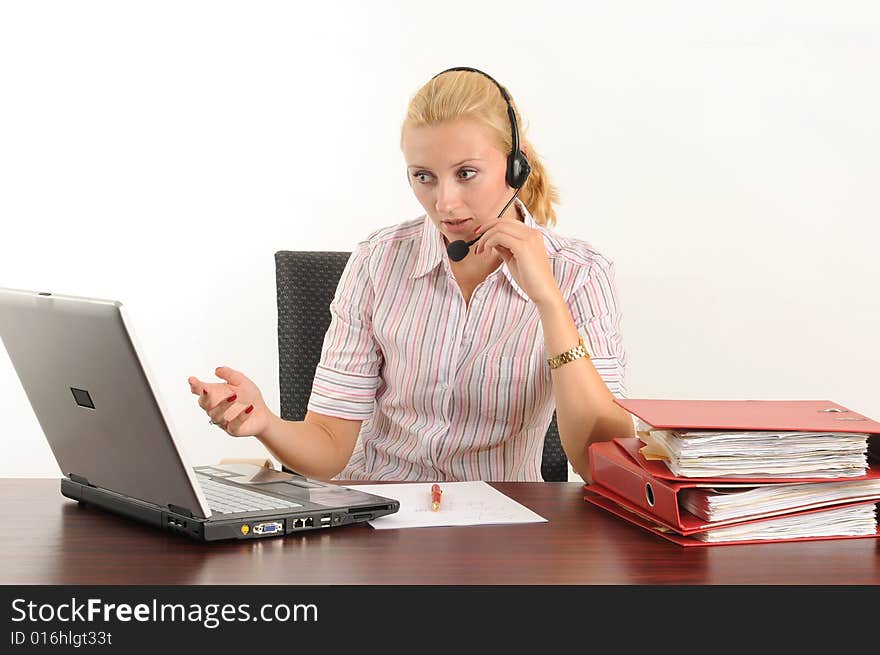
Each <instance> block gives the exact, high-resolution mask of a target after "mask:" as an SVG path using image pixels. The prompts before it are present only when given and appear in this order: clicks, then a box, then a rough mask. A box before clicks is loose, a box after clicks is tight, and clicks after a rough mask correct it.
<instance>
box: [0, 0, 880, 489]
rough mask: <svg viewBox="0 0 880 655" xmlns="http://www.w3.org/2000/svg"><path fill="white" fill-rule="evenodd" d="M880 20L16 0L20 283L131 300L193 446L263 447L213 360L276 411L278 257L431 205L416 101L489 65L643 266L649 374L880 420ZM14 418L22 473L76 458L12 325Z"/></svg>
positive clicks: (13, 185)
mask: <svg viewBox="0 0 880 655" xmlns="http://www.w3.org/2000/svg"><path fill="white" fill-rule="evenodd" d="M539 6H540V7H542V9H536V7H539ZM878 33H880V8H878V5H877V4H876V3H873V2H836V3H826V2H801V1H797V0H791V1H787V2H782V1H777V2H741V1H740V2H706V1H704V0H691V1H684V0H680V1H678V2H664V3H657V2H651V1H643V2H634V1H628V2H614V3H609V2H593V1H591V2H583V1H582V2H579V3H571V2H568V1H564V2H542V3H535V2H530V3H526V2H509V1H505V2H500V1H492V2H479V3H472V2H459V1H450V0H446V1H445V2H442V3H403V2H375V1H372V2H356V1H353V0H352V1H347V2H336V3H330V2H322V3H287V2H277V3H271V2H261V3H244V2H242V3H219V2H214V1H211V2H202V3H196V2H141V3H135V2H115V1H114V2H76V3H70V2H39V3H33V2H32V3H24V2H7V3H3V4H2V5H0V61H2V62H3V65H2V66H0V93H2V101H0V221H2V231H0V239H2V250H0V286H6V287H13V288H24V289H38V290H50V291H55V292H57V293H69V294H76V295H88V296H97V297H109V298H117V299H120V300H122V301H123V302H125V303H126V304H127V305H128V307H129V311H130V313H131V314H132V317H133V319H134V324H135V326H136V328H137V333H138V335H139V337H140V341H141V342H142V344H143V346H144V350H145V354H146V357H147V359H148V361H149V363H150V365H151V368H152V369H153V372H154V373H155V375H156V377H157V379H158V382H159V384H160V386H161V388H162V390H163V395H164V398H165V400H166V402H167V404H168V406H169V408H170V410H171V413H172V415H173V422H174V423H175V424H176V425H177V426H178V427H179V428H180V429H181V432H182V436H183V441H184V447H185V449H186V452H187V454H188V455H189V457H190V458H191V461H192V462H193V463H209V462H214V461H216V460H218V459H219V458H221V457H224V456H261V455H263V454H265V453H264V451H263V449H262V446H260V444H259V443H257V442H256V441H255V440H253V439H239V440H235V439H233V438H231V437H227V436H225V435H224V434H223V433H222V432H220V431H219V430H217V429H216V428H211V427H210V426H208V424H207V420H206V417H205V415H204V413H203V412H202V411H201V410H200V409H199V408H198V407H197V405H196V402H195V399H194V397H193V396H191V395H190V393H189V387H188V385H187V377H188V376H189V375H198V376H201V377H205V378H211V377H212V371H213V369H214V368H215V366H217V365H220V364H227V365H230V366H233V367H236V368H240V369H242V370H244V371H245V372H246V373H248V374H249V375H251V376H252V377H253V378H254V379H255V380H257V381H258V382H259V383H260V384H261V385H262V388H263V390H264V395H265V396H266V397H267V398H268V399H270V405H271V406H273V407H274V408H275V409H276V410H277V408H278V401H277V397H278V385H277V351H276V341H275V339H276V334H275V319H276V315H275V304H274V303H275V281H274V261H273V253H274V252H275V251H276V250H280V249H309V248H311V249H351V248H352V247H353V246H354V244H355V243H356V242H357V240H358V239H360V238H361V237H363V236H365V235H366V234H368V233H369V232H371V231H372V230H373V229H375V228H377V227H380V226H383V225H388V224H392V223H396V222H399V221H401V220H404V219H409V218H413V217H415V216H417V215H419V214H421V207H420V206H419V205H418V203H417V202H416V200H415V198H414V197H413V195H412V192H411V191H410V189H409V187H408V186H407V184H406V182H405V178H404V161H403V158H402V155H401V154H400V151H399V149H398V137H399V127H400V122H401V120H402V118H403V112H404V110H405V107H406V104H407V101H408V99H409V97H410V95H411V94H412V93H413V92H414V91H415V90H416V89H417V88H418V87H419V86H420V85H421V84H422V83H423V82H424V81H426V80H427V79H428V78H430V77H431V76H432V75H434V74H435V73H437V72H439V71H440V70H443V69H445V68H447V67H450V66H460V65H469V66H476V67H478V68H481V69H483V70H485V71H487V72H489V73H490V74H492V75H493V76H495V77H496V78H497V79H499V80H500V81H501V82H502V83H503V84H505V85H506V86H507V87H508V88H509V89H510V91H511V93H512V94H513V96H514V98H515V99H516V101H517V102H518V104H519V106H520V108H521V110H522V112H523V114H524V116H525V117H526V121H527V127H528V128H529V129H528V134H529V136H530V137H531V139H532V141H533V143H534V145H535V147H536V148H537V150H538V151H539V152H540V153H541V155H542V156H543V158H544V159H545V161H546V164H547V166H548V167H549V170H550V172H551V174H552V175H553V177H554V178H555V181H556V182H557V183H558V185H559V187H560V189H561V192H562V195H563V204H562V206H561V207H560V210H559V214H560V222H559V230H560V231H562V232H565V233H567V234H570V235H573V236H577V237H581V238H585V239H587V240H589V241H591V242H592V243H593V244H594V245H595V246H596V247H597V248H598V249H599V250H601V251H602V252H604V253H605V254H607V255H608V256H609V257H611V258H612V259H613V260H614V261H615V262H616V264H617V270H618V276H619V278H618V279H619V286H620V293H621V297H622V302H623V306H624V312H625V316H624V331H625V334H624V337H625V341H626V344H627V347H628V350H629V353H630V367H629V377H628V383H629V390H630V396H632V397H668V398H755V399H775V398H780V399H781V398H815V399H831V400H835V401H837V402H839V403H842V404H844V405H847V406H849V407H850V408H851V409H854V410H857V411H860V412H862V413H866V414H868V415H870V416H873V417H874V418H880V395H878V393H877V383H876V380H877V376H878V371H880V354H878V353H880V349H878V347H877V345H876V343H877V341H878V337H880V329H878V328H880V297H878V293H877V289H876V286H877V282H878V280H880V258H878V257H877V254H876V252H877V241H878V237H880V229H878V218H880V211H878V210H880V200H878V181H880V163H878V162H880V156H878V155H880V132H878V116H880V91H878V85H877V71H878V69H880V45H878V41H877V38H876V36H877V34H878ZM0 416H2V417H3V422H2V439H3V457H2V458H0V475H4V476H9V475H58V474H59V471H58V468H57V466H56V464H55V462H54V460H53V458H52V456H51V452H50V450H49V448H48V446H47V445H46V442H45V438H44V437H43V434H42V432H41V430H40V428H39V424H38V423H37V421H36V419H35V418H34V416H33V413H32V410H31V408H30V405H29V404H28V401H27V398H26V396H25V394H24V392H23V390H22V388H21V385H20V384H19V381H18V378H17V377H16V375H15V372H14V370H13V368H12V365H11V363H10V362H9V359H8V356H7V354H6V352H5V349H2V348H0Z"/></svg>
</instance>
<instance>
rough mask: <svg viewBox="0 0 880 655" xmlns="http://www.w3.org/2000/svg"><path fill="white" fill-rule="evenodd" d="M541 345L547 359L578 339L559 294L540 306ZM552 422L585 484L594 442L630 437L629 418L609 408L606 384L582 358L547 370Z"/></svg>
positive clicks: (613, 406)
mask: <svg viewBox="0 0 880 655" xmlns="http://www.w3.org/2000/svg"><path fill="white" fill-rule="evenodd" d="M538 311H539V313H540V315H541V325H542V328H543V330H544V342H545V344H546V347H547V352H548V354H549V355H550V356H551V357H552V356H554V355H558V354H560V353H563V352H565V351H567V350H569V349H570V348H573V347H574V346H576V345H577V344H578V340H579V339H580V334H579V333H578V331H577V327H576V326H575V324H574V320H572V317H571V312H570V311H569V309H568V305H567V304H566V302H565V299H564V298H563V297H562V294H561V293H560V294H559V296H558V297H557V298H554V299H553V300H552V301H550V302H548V303H546V304H543V305H539V306H538ZM550 377H551V380H552V381H553V396H554V398H555V400H556V422H557V425H558V426H559V437H560V440H561V441H562V447H563V448H564V450H565V453H566V455H567V456H568V459H569V461H570V462H571V466H572V468H573V469H574V470H575V471H576V472H577V473H578V475H580V476H581V477H582V478H584V480H587V479H588V477H587V476H588V472H589V456H588V447H589V445H590V444H591V443H593V442H594V441H607V440H609V439H613V438H615V437H631V436H632V435H633V423H632V418H631V416H630V414H629V412H627V411H626V410H625V409H623V408H622V407H620V406H619V405H617V404H616V403H615V402H614V396H613V395H612V394H611V392H610V391H609V390H608V387H607V385H606V384H605V381H604V380H603V379H602V377H601V376H600V375H599V373H598V372H597V371H596V368H595V367H594V366H593V364H592V362H591V361H590V360H589V358H587V357H581V358H580V359H576V360H574V361H572V362H568V363H567V364H563V365H562V366H560V367H558V368H556V369H553V370H551V372H550Z"/></svg>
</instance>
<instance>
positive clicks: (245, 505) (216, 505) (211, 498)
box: [196, 475, 302, 514]
mask: <svg viewBox="0 0 880 655" xmlns="http://www.w3.org/2000/svg"><path fill="white" fill-rule="evenodd" d="M196 477H197V478H198V480H199V486H200V487H201V488H202V491H204V492H205V499H206V500H207V501H208V507H210V508H211V512H212V513H216V514H233V513H235V512H258V511H261V510H267V509H289V508H292V507H302V505H299V504H298V503H292V502H290V501H289V500H284V499H283V498H276V497H275V496H269V495H268V494H261V493H258V492H256V491H249V490H247V489H242V488H241V487H233V486H230V485H228V484H221V483H219V482H216V481H214V480H212V479H211V478H209V477H207V476H204V475H197V476H196Z"/></svg>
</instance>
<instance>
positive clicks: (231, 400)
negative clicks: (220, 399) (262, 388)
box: [226, 394, 238, 403]
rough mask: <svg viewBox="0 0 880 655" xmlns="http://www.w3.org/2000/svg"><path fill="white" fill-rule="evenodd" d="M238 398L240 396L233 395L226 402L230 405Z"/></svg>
mask: <svg viewBox="0 0 880 655" xmlns="http://www.w3.org/2000/svg"><path fill="white" fill-rule="evenodd" d="M236 398H238V395H237V394H232V395H231V396H229V398H227V399H226V402H228V403H231V402H234V401H235V399H236Z"/></svg>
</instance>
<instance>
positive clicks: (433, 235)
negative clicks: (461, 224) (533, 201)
mask: <svg viewBox="0 0 880 655" xmlns="http://www.w3.org/2000/svg"><path fill="white" fill-rule="evenodd" d="M514 203H516V206H517V207H518V208H519V209H520V211H521V212H522V215H523V218H524V221H523V222H524V224H525V225H527V226H528V227H531V228H533V229H536V230H540V231H541V232H542V234H543V236H544V245H545V247H546V248H547V250H548V252H549V250H550V244H549V243H548V240H547V233H546V231H545V230H544V228H543V227H542V226H541V225H538V224H537V223H536V222H535V219H534V218H533V217H532V215H531V214H530V213H529V210H528V209H526V206H525V203H523V202H522V201H521V200H520V199H519V198H517V199H516V200H514ZM441 263H442V264H443V267H444V268H445V269H446V271H447V273H449V274H450V275H451V274H452V270H451V269H450V268H449V255H447V254H446V244H445V242H444V241H443V235H442V234H440V230H438V229H437V226H436V225H434V222H433V221H432V220H431V219H430V218H429V217H428V216H427V215H426V216H425V220H424V224H423V226H422V241H421V244H420V245H419V255H418V258H417V259H416V263H415V266H413V272H412V277H413V278H417V277H421V276H423V275H427V274H428V273H430V272H431V271H433V270H434V269H435V268H436V267H437V266H438V265H439V264H441ZM498 270H501V271H502V273H503V274H504V277H505V278H507V281H508V282H510V285H511V286H512V287H513V289H514V291H516V292H517V293H518V294H519V295H520V296H522V297H523V298H524V299H525V300H529V296H528V294H527V293H526V292H525V291H523V290H522V289H521V288H520V286H519V285H518V284H517V283H516V280H514V279H513V275H511V274H510V270H509V269H508V268H507V264H501V266H500V267H499V269H498ZM496 274H497V270H496V271H495V272H493V273H490V274H489V277H492V276H493V275H496Z"/></svg>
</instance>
